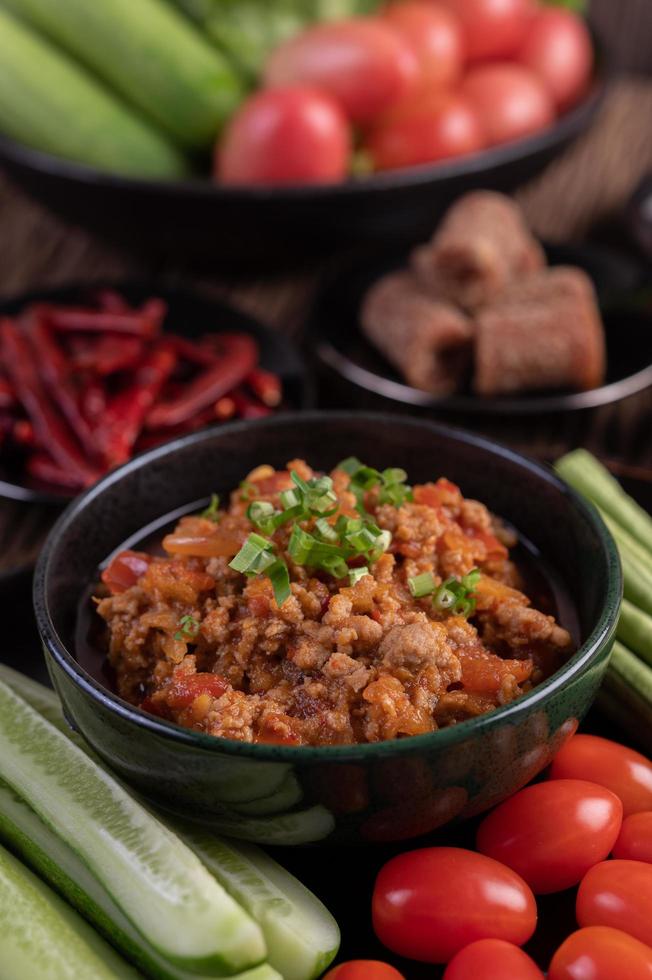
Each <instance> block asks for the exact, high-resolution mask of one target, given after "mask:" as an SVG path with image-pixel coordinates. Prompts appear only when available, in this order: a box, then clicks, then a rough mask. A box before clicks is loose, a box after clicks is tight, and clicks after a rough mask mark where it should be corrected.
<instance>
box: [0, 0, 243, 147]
mask: <svg viewBox="0 0 652 980" xmlns="http://www.w3.org/2000/svg"><path fill="white" fill-rule="evenodd" d="M2 2H3V3H4V4H5V5H6V6H8V7H9V8H10V9H11V10H13V11H14V13H16V14H17V15H18V16H20V17H22V18H23V19H24V20H25V21H27V22H28V23H30V24H32V25H33V26H34V27H35V28H36V29H37V30H39V31H42V32H43V33H44V34H46V35H48V36H49V37H50V38H52V40H53V41H55V42H56V43H57V44H60V45H61V46H62V47H63V48H65V49H66V50H67V51H68V52H69V53H71V54H72V55H74V56H75V57H76V58H78V59H79V61H80V62H82V63H83V64H85V65H86V66H87V67H88V68H90V69H91V70H92V71H94V72H96V73H97V74H98V75H99V76H100V77H101V78H103V79H104V80H105V82H107V83H108V84H109V85H110V86H111V87H112V88H113V89H114V90H115V91H117V92H119V93H120V94H121V95H122V97H123V98H124V99H125V100H126V101H127V102H130V103H131V104H132V105H135V106H137V107H138V109H140V110H141V111H142V112H144V113H145V114H146V116H148V117H149V118H150V119H151V120H153V121H154V122H156V123H157V124H158V125H159V126H161V127H162V128H163V129H164V130H165V131H166V132H167V133H168V134H169V135H171V136H173V137H174V138H175V139H176V140H178V141H179V143H180V144H181V145H183V146H185V147H188V148H189V149H205V148H208V147H210V146H211V144H212V143H213V142H214V141H215V139H216V137H217V134H218V132H219V129H220V127H221V126H222V124H223V123H224V122H225V120H226V119H227V117H228V116H229V115H230V114H231V113H232V112H233V110H234V109H235V108H236V107H237V105H238V103H239V102H240V100H241V98H242V95H243V88H242V84H241V82H240V80H239V78H238V76H237V74H236V72H235V70H234V69H233V68H232V66H231V65H230V64H229V62H228V61H227V60H226V58H225V57H224V56H223V55H222V54H221V53H220V52H219V51H217V50H216V49H215V48H213V47H212V46H211V45H210V44H209V43H208V42H207V41H205V40H204V39H203V38H202V36H201V35H200V34H199V32H198V31H197V30H196V28H195V27H194V26H193V25H192V24H191V23H190V21H189V20H187V19H186V18H185V17H183V16H182V15H181V14H180V13H179V12H178V11H177V10H175V9H174V8H173V7H172V6H171V5H170V4H169V3H167V2H164V0H2ZM37 64H38V62H37ZM32 67H34V66H32ZM39 67H40V66H39ZM35 74H37V73H36V72H35Z"/></svg>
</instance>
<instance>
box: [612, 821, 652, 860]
mask: <svg viewBox="0 0 652 980" xmlns="http://www.w3.org/2000/svg"><path fill="white" fill-rule="evenodd" d="M613 856H614V857H615V858H624V859H625V860H628V861H646V862H647V863H648V864H652V811H647V812H644V813H632V814H631V816H629V817H625V819H624V820H623V825H622V827H621V830H620V834H619V835H618V840H617V841H616V843H615V844H614V847H613Z"/></svg>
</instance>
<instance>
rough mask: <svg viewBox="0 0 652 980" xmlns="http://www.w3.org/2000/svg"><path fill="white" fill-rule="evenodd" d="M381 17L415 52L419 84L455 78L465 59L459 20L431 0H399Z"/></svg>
mask: <svg viewBox="0 0 652 980" xmlns="http://www.w3.org/2000/svg"><path fill="white" fill-rule="evenodd" d="M382 17H383V19H384V20H386V21H387V23H388V24H391V26H392V27H393V28H394V30H395V31H397V33H398V34H400V35H401V37H402V38H403V39H404V41H405V42H406V43H407V44H408V45H409V47H410V48H411V49H412V51H413V52H414V54H415V56H416V59H417V64H418V69H419V76H418V79H417V82H418V84H420V85H423V86H425V85H427V86H430V87H437V86H445V85H450V84H452V83H453V82H455V81H457V79H458V78H459V76H460V74H461V72H462V64H463V62H464V36H463V33H462V26H461V24H460V22H459V19H458V18H457V17H456V16H455V15H454V14H453V13H451V11H450V10H447V9H446V7H444V6H443V5H441V4H438V3H432V2H430V0H399V2H394V3H391V4H390V5H389V6H388V7H385V9H384V10H383V11H382Z"/></svg>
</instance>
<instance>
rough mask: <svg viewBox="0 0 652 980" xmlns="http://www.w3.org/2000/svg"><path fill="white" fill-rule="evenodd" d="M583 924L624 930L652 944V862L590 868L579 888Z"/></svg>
mask: <svg viewBox="0 0 652 980" xmlns="http://www.w3.org/2000/svg"><path fill="white" fill-rule="evenodd" d="M575 914H576V917H577V921H578V923H579V925H581V926H611V927H612V928H613V929H622V931H623V932H627V933H629V935H630V936H634V938H635V939H640V940H641V942H642V943H647V945H648V946H652V864H644V863H643V861H603V862H602V863H601V864H596V865H595V867H593V868H591V870H590V871H587V873H586V875H585V876H584V879H583V881H582V884H581V885H580V887H579V889H578V891H577V902H576V904H575Z"/></svg>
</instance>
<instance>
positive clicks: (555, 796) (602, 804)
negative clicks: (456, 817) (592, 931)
mask: <svg viewBox="0 0 652 980" xmlns="http://www.w3.org/2000/svg"><path fill="white" fill-rule="evenodd" d="M622 820H623V805H622V803H621V802H620V800H619V799H618V797H617V796H615V795H614V794H613V793H612V792H610V790H608V789H605V788H604V786H598V785H597V783H586V782H583V781H582V780H579V779H558V780H555V781H554V782H548V783H535V784H534V785H533V786H527V787H526V788H525V789H522V790H520V792H518V793H516V794H515V795H514V796H512V797H510V798H509V799H508V800H505V802H504V803H501V804H500V806H497V807H496V809H495V810H493V811H492V812H491V813H490V814H489V816H487V817H485V819H484V820H483V821H482V823H481V824H480V826H479V828H478V836H477V841H476V843H477V847H478V850H479V851H481V852H482V854H487V855H489V857H492V858H495V860H496V861H502V862H503V864H506V865H507V866H508V867H509V868H512V869H513V870H514V871H516V872H517V874H519V875H520V876H521V878H523V879H524V880H525V881H527V883H528V885H529V886H530V888H531V889H532V891H533V892H534V893H535V894H538V895H545V894H547V893H548V892H559V891H563V890H564V889H565V888H570V887H571V886H572V885H576V884H577V883H578V882H579V881H581V880H582V878H583V876H584V874H585V873H586V872H587V871H588V870H589V868H591V867H593V865H594V864H597V863H598V862H599V861H604V859H605V858H606V857H607V856H608V855H609V853H610V851H611V849H612V847H613V846H614V843H615V841H616V838H617V837H618V833H619V831H620V827H621V824H622Z"/></svg>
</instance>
